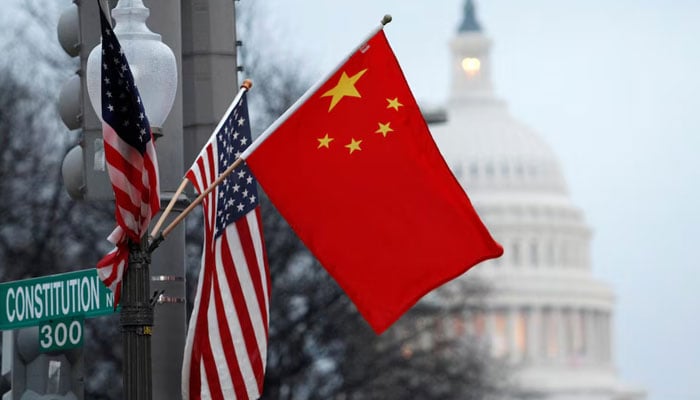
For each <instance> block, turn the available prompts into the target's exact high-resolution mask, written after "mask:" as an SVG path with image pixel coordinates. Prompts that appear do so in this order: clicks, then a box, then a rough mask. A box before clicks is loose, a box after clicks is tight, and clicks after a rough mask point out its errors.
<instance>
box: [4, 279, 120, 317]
mask: <svg viewBox="0 0 700 400" xmlns="http://www.w3.org/2000/svg"><path fill="white" fill-rule="evenodd" d="M114 312H115V310H114V294H113V293H112V291H111V290H109V289H108V288H107V287H106V286H105V285H104V284H103V283H102V281H101V280H100V278H99V277H98V276H97V270H96V269H94V268H93V269H85V270H80V271H73V272H67V273H64V274H56V275H49V276H42V277H39V278H32V279H25V280H21V281H14V282H7V283H0V330H8V329H17V328H23V327H26V326H35V325H39V324H40V323H42V322H46V321H49V320H59V319H66V318H70V317H83V318H90V317H98V316H101V315H108V314H112V313H114Z"/></svg>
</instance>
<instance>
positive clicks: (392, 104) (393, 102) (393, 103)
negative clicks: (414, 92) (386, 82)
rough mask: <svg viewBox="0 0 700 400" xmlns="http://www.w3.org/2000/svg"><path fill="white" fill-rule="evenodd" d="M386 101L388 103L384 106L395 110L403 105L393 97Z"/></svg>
mask: <svg viewBox="0 0 700 400" xmlns="http://www.w3.org/2000/svg"><path fill="white" fill-rule="evenodd" d="M386 101H388V102H389V105H388V106H386V108H393V109H394V110H396V111H399V107H403V104H401V103H399V98H398V97H394V98H393V99H386Z"/></svg>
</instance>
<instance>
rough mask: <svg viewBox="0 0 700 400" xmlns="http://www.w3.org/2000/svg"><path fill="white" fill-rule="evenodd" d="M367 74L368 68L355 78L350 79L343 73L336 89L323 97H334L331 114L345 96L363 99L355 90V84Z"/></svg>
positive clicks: (329, 109) (329, 108)
mask: <svg viewBox="0 0 700 400" xmlns="http://www.w3.org/2000/svg"><path fill="white" fill-rule="evenodd" d="M365 72H367V68H365V69H363V70H362V71H360V72H358V73H356V74H355V75H353V76H350V77H348V74H346V73H345V71H343V74H342V75H340V79H339V80H338V83H337V84H336V85H335V87H333V89H331V90H329V91H327V92H326V93H324V94H322V95H321V97H328V96H333V98H331V105H330V107H328V112H330V111H331V110H332V109H333V107H335V105H336V104H338V102H340V100H342V99H343V97H345V96H350V97H362V96H360V92H358V91H357V89H355V83H357V81H358V80H359V79H360V78H361V77H362V75H364V73H365Z"/></svg>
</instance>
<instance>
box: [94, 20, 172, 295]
mask: <svg viewBox="0 0 700 400" xmlns="http://www.w3.org/2000/svg"><path fill="white" fill-rule="evenodd" d="M100 23H101V28H102V82H101V85H102V120H103V121H104V122H103V124H102V135H103V138H104V148H105V159H106V161H107V168H108V172H109V178H110V181H111V182H112V189H113V190H114V197H115V205H116V211H115V216H116V219H117V228H116V229H115V230H114V232H112V234H111V235H110V236H109V238H108V239H109V240H110V241H111V242H112V243H114V244H115V245H116V247H115V249H114V250H112V251H111V252H110V253H109V254H107V255H106V256H105V257H104V258H103V259H102V260H100V262H98V263H97V271H98V274H99V276H100V279H102V281H103V282H104V283H105V285H106V286H108V287H109V288H110V289H112V291H113V292H114V295H115V303H114V304H118V303H119V296H120V293H121V282H122V276H123V274H124V269H125V268H126V266H127V262H128V257H129V249H128V240H131V241H132V242H134V243H139V242H140V240H141V236H142V235H143V234H144V233H145V232H146V230H147V229H148V224H149V223H150V222H151V218H152V217H153V215H155V214H156V213H157V212H158V210H159V209H160V194H159V193H160V189H159V185H158V161H157V160H156V152H155V147H154V145H153V139H152V135H151V127H150V125H149V123H148V118H147V117H146V113H145V112H144V110H143V104H142V103H141V97H140V96H139V91H138V89H137V88H136V85H135V84H134V77H133V75H132V74H131V69H130V68H129V63H128V62H127V60H126V57H125V56H124V52H123V51H122V49H121V46H120V45H119V41H118V40H117V37H116V35H115V34H114V31H112V27H111V25H110V23H109V21H108V20H107V18H106V17H105V15H104V13H103V12H102V11H100Z"/></svg>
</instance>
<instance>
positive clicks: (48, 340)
mask: <svg viewBox="0 0 700 400" xmlns="http://www.w3.org/2000/svg"><path fill="white" fill-rule="evenodd" d="M82 345H83V318H82V317H74V318H66V319H58V320H50V321H48V322H42V323H41V325H39V351H40V352H42V353H47V352H52V351H63V350H68V349H74V348H76V347H79V346H82Z"/></svg>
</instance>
